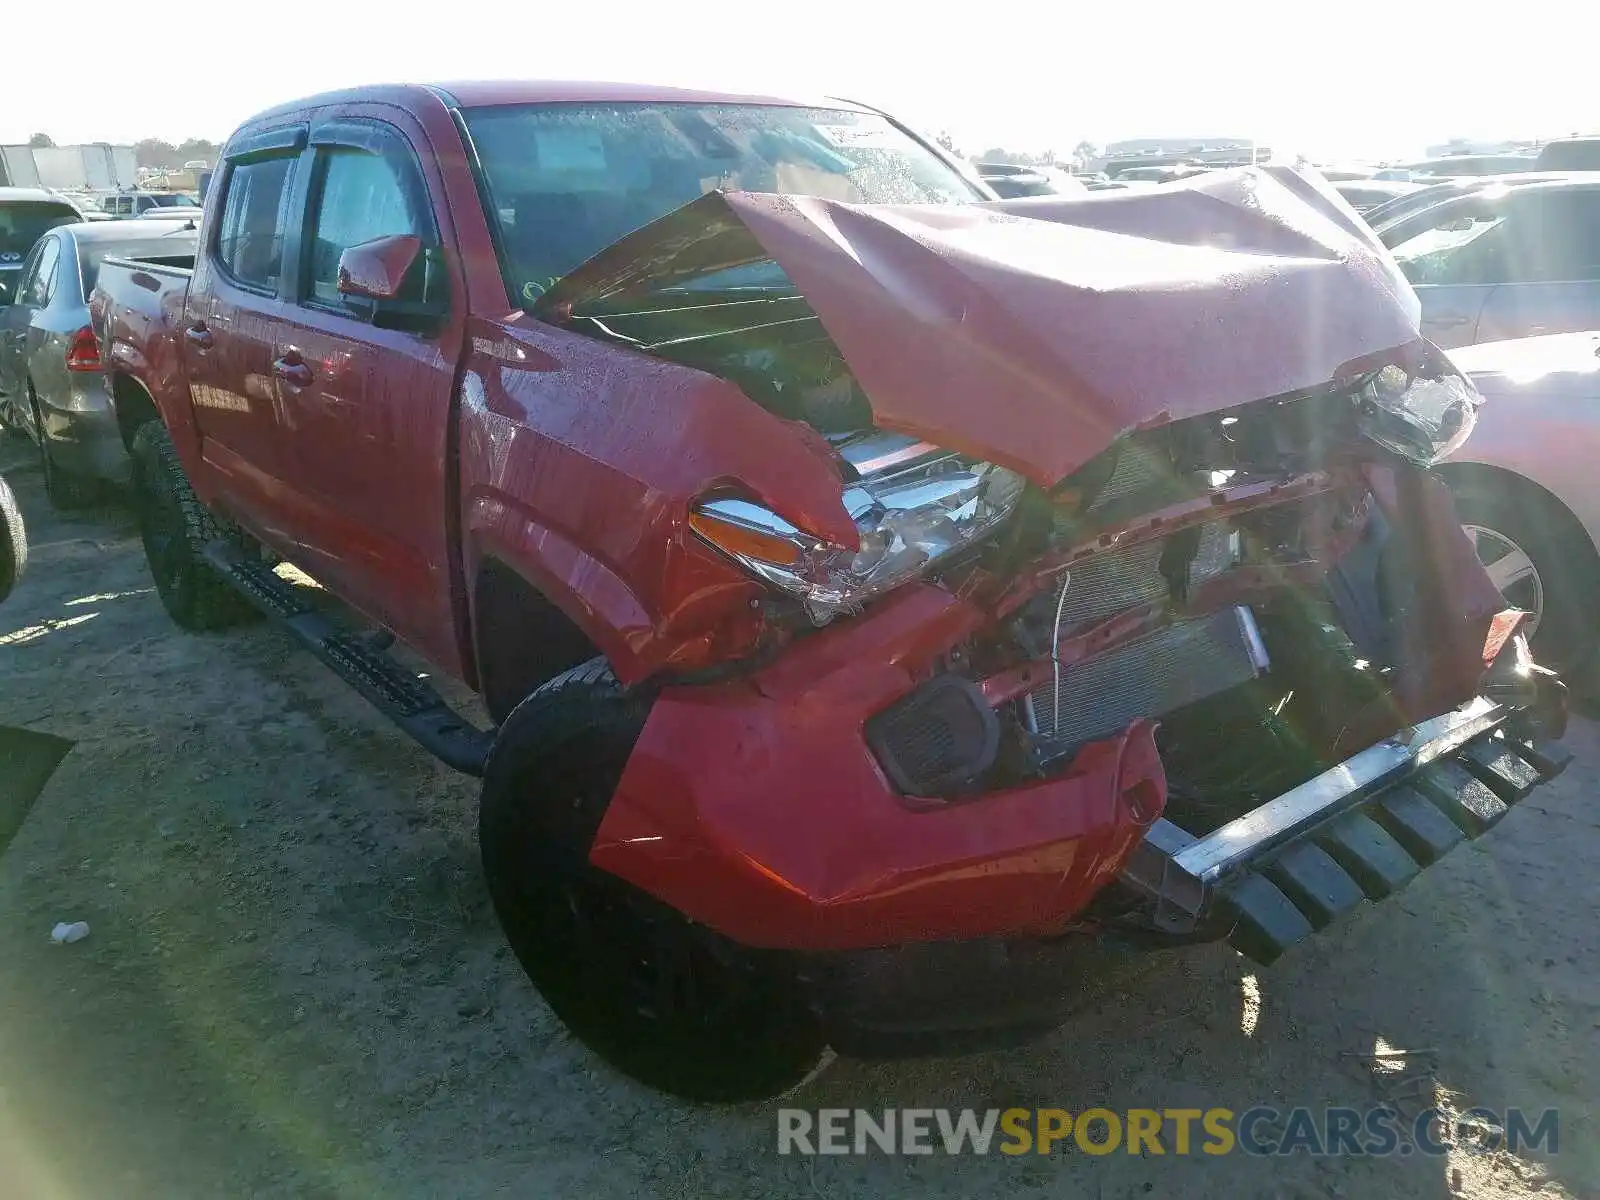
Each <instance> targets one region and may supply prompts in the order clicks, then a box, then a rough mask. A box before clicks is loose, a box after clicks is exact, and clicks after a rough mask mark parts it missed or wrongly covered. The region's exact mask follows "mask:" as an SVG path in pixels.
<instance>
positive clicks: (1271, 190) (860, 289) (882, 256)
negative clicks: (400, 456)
mask: <svg viewBox="0 0 1600 1200" xmlns="http://www.w3.org/2000/svg"><path fill="white" fill-rule="evenodd" d="M1022 214H1026V215H1022ZM766 259H771V260H774V261H776V263H777V264H778V265H779V266H780V267H781V268H782V269H783V271H784V272H785V274H787V276H788V277H789V279H790V280H791V281H792V282H793V283H794V285H795V286H796V287H797V288H798V289H799V291H800V292H801V294H802V295H803V296H804V297H805V299H806V301H807V302H808V303H809V304H810V306H811V308H812V310H813V311H814V312H815V313H816V314H817V316H818V318H819V319H820V320H821V322H822V324H823V326H824V328H825V329H826V330H827V332H828V334H829V336H830V337H831V338H832V339H833V341H834V342H835V343H836V344H837V346H838V348H839V351H840V353H841V354H842V355H843V356H844V359H845V361H846V362H847V363H848V364H849V366H850V369H851V371H852V372H853V373H854V375H855V377H856V379H857V381H858V382H859V384H860V385H861V388H862V390H863V392H864V393H865V394H866V396H867V398H868V400H869V401H870V403H871V405H872V410H873V416H874V419H875V420H876V422H877V423H878V424H879V425H880V426H882V427H884V428H888V429H895V430H899V431H902V432H905V433H910V434H913V435H916V436H919V437H923V438H926V439H928V440H930V441H934V442H937V443H939V444H941V445H945V446H949V447H951V448H953V449H956V450H960V451H962V452H964V453H967V454H971V455H974V456H976V457H978V458H983V459H988V460H991V461H994V462H998V463H1001V464H1003V465H1006V466H1009V467H1013V468H1015V469H1017V470H1020V471H1022V472H1024V473H1025V474H1027V475H1028V476H1030V477H1031V478H1033V479H1034V480H1035V481H1036V482H1038V483H1040V484H1043V485H1045V486H1049V485H1052V484H1054V483H1056V482H1058V481H1059V480H1060V479H1062V478H1063V477H1064V476H1066V475H1068V474H1070V473H1071V472H1072V471H1074V470H1076V469H1077V468H1078V467H1079V466H1081V465H1082V464H1084V463H1085V462H1087V461H1088V460H1089V459H1091V458H1093V457H1094V456H1095V455H1097V454H1099V453H1100V452H1101V451H1102V450H1104V449H1105V448H1106V447H1107V446H1108V445H1110V444H1111V442H1112V441H1113V440H1115V439H1116V437H1117V436H1118V435H1120V434H1122V433H1124V432H1127V431H1129V430H1131V429H1134V428H1136V427H1139V426H1144V425H1149V424H1152V423H1158V422H1160V421H1163V420H1180V419H1183V418H1186V417H1192V416H1197V415H1199V414H1202V413H1206V412H1214V411H1218V410H1221V409H1227V408H1232V407H1234V406H1236V405H1240V404H1244V403H1248V402H1250V401H1254V400H1260V399H1264V398H1267V397H1270V396H1278V395H1283V394H1286V393H1290V392H1296V391H1301V390H1303V389H1306V388H1311V387H1316V386H1319V385H1322V384H1325V383H1327V382H1329V381H1330V380H1333V379H1334V378H1335V377H1336V376H1338V375H1339V373H1340V372H1341V370H1342V369H1343V368H1345V367H1347V365H1348V364H1350V363H1352V361H1353V360H1356V359H1362V358H1367V357H1368V356H1371V355H1374V354H1378V353H1380V352H1383V351H1387V350H1390V349H1393V348H1397V347H1400V346H1402V345H1405V344H1408V343H1411V342H1415V341H1416V340H1417V338H1418V337H1419V334H1418V331H1417V317H1418V304H1417V300H1416V296H1415V294H1414V293H1413V292H1412V291H1411V288H1410V286H1409V284H1407V282H1406V281H1405V279H1404V277H1403V276H1401V275H1400V273H1399V271H1398V270H1397V269H1396V267H1395V266H1394V263H1393V261H1392V260H1391V259H1390V258H1389V256H1388V253H1387V252H1386V251H1385V250H1384V249H1383V248H1382V247H1381V246H1380V245H1379V243H1378V242H1377V241H1376V239H1375V238H1374V237H1373V236H1372V235H1371V233H1370V232H1369V231H1368V230H1367V229H1366V227H1365V226H1364V225H1362V224H1361V222H1360V219H1359V218H1357V217H1356V216H1355V215H1354V213H1353V212H1352V210H1351V209H1350V208H1349V207H1348V206H1347V205H1345V204H1344V202H1343V201H1341V200H1340V199H1339V198H1338V197H1337V196H1336V195H1335V194H1334V193H1333V192H1332V191H1331V190H1330V189H1329V188H1328V187H1327V185H1326V183H1324V182H1321V181H1319V180H1314V179H1313V178H1311V177H1309V176H1306V175H1302V174H1300V173H1298V172H1296V171H1293V170H1290V169H1287V168H1274V167H1267V168H1248V169H1243V170H1238V171H1229V172H1217V173H1212V174H1207V175H1203V176H1199V177H1197V178H1195V179H1192V180H1188V181H1184V182H1183V183H1181V184H1173V185H1168V186H1165V187H1162V188H1159V189H1155V190H1152V191H1150V192H1140V193H1135V194H1127V195H1123V194H1117V193H1102V194H1099V195H1095V196H1091V197H1089V198H1086V199H1074V200H1064V201H1054V200H1045V201H1003V202H999V203H986V204H973V205H937V206H935V205H860V204H846V203H842V202H839V201H832V200H823V199H817V198H812V197H804V196H779V195H770V194H766V193H755V192H730V193H711V194H708V195H706V196H703V197H701V198H700V199H698V200H695V201H694V202H692V203H690V204H688V205H685V206H684V207H683V208H680V209H678V210H676V211H675V212H672V213H669V214H668V215H667V216H665V217H662V218H661V219H660V220H657V221H655V222H653V223H652V224H650V225H648V226H645V227H644V228H643V229H640V230H638V231H636V232H634V233H632V234H630V235H628V237H626V238H624V239H622V240H621V241H619V242H617V243H615V244H614V245H612V246H611V247H609V248H608V249H606V250H604V251H602V252H601V253H600V254H598V255H596V256H595V257H594V258H592V259H590V260H589V262H587V263H585V264H584V265H582V266H580V267H579V268H577V269H576V270H575V271H573V272H572V273H571V274H569V275H567V276H565V277H563V278H562V279H561V280H560V281H558V282H557V284H556V285H555V286H554V287H552V288H551V289H550V291H549V292H547V293H546V294H545V295H544V296H543V297H542V298H541V300H540V302H539V304H538V305H537V306H536V307H535V313H536V315H539V316H542V317H545V318H547V319H559V317H560V314H561V312H562V311H563V310H564V309H568V308H570V306H572V305H582V304H585V303H587V302H592V301H594V300H601V299H604V300H608V301H612V302H614V301H616V300H618V299H623V298H626V297H628V296H630V295H634V294H643V293H646V292H649V291H654V290H657V289H660V288H663V287H667V286H671V285H672V284H674V283H680V282H683V281H686V280H688V279H691V278H693V277H695V276H699V275H704V274H706V273H709V272H711V271H715V270H720V269H724V268H727V267H732V266H738V265H743V264H746V263H751V262H757V261H762V260H766Z"/></svg>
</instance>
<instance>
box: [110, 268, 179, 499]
mask: <svg viewBox="0 0 1600 1200" xmlns="http://www.w3.org/2000/svg"><path fill="white" fill-rule="evenodd" d="M104 269H105V270H107V271H114V270H116V264H107V267H106V268H104ZM185 297H186V289H183V288H175V289H174V288H169V289H167V290H165V291H162V292H161V293H160V294H159V295H158V296H156V297H155V298H154V299H153V301H152V302H151V304H150V306H149V307H148V308H146V307H142V306H138V305H131V304H128V303H125V302H122V301H119V300H118V299H117V298H116V297H115V296H114V295H109V294H108V293H106V292H104V291H97V292H96V293H95V296H94V300H93V303H92V305H91V314H92V316H93V318H94V322H95V326H96V328H97V330H99V332H100V338H101V353H102V355H103V357H104V359H105V363H106V371H107V373H108V374H109V375H110V376H111V385H112V395H113V396H116V395H117V394H118V389H126V388H128V387H130V386H132V387H137V388H139V389H140V390H141V391H143V393H144V394H145V396H147V397H148V398H149V400H150V402H151V404H152V405H153V407H154V408H155V411H156V412H157V413H158V414H159V416H160V418H161V422H162V424H163V425H165V426H166V428H167V433H168V434H169V435H170V436H171V438H172V444H173V446H174V447H175V448H176V449H177V451H178V458H179V459H180V460H181V461H182V463H183V469H184V472H185V474H187V475H188V476H189V479H190V481H191V482H192V483H193V484H194V486H195V489H196V491H197V492H200V491H201V484H202V481H203V477H204V473H203V472H202V471H201V470H200V432H199V429H198V428H197V427H196V425H195V420H194V409H193V406H192V404H191V402H190V398H189V377H188V373H187V370H186V366H185V363H184V355H183V346H182V342H181V340H180V336H179V334H178V332H177V330H178V328H179V327H180V326H181V324H182V322H183V307H184V301H185ZM207 498H208V497H206V496H205V495H204V494H202V495H201V499H202V500H205V499H207Z"/></svg>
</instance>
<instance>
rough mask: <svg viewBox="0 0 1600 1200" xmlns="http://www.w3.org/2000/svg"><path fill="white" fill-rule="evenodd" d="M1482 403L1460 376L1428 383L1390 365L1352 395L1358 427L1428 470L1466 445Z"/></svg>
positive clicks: (1440, 378) (1388, 447)
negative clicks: (1354, 398) (1354, 400)
mask: <svg viewBox="0 0 1600 1200" xmlns="http://www.w3.org/2000/svg"><path fill="white" fill-rule="evenodd" d="M1482 403H1483V397H1482V396H1481V395H1479V393H1478V389H1477V388H1475V387H1473V386H1472V383H1471V381H1470V380H1468V379H1466V378H1464V377H1462V376H1460V375H1456V374H1453V373H1445V374H1441V375H1439V376H1437V377H1435V378H1432V379H1429V378H1423V377H1421V376H1412V375H1408V374H1406V372H1405V371H1404V370H1403V369H1402V368H1400V367H1396V366H1388V367H1384V368H1383V370H1381V371H1378V372H1377V373H1376V374H1374V375H1373V376H1372V378H1370V379H1368V380H1367V382H1366V383H1364V384H1363V385H1362V386H1361V390H1360V391H1358V392H1357V393H1356V422H1357V424H1358V425H1359V426H1360V428H1361V432H1362V433H1364V434H1365V435H1366V436H1367V437H1369V438H1371V439H1372V440H1373V441H1375V442H1377V443H1378V445H1380V446H1382V447H1384V448H1385V449H1387V450H1392V451H1393V452H1394V453H1396V454H1398V455H1400V457H1402V458H1405V459H1409V460H1410V461H1411V462H1414V463H1416V464H1418V465H1419V466H1423V467H1431V466H1433V464H1434V463H1436V462H1439V461H1440V460H1441V459H1444V458H1448V457H1449V456H1450V455H1451V454H1452V453H1454V452H1455V450H1456V449H1457V448H1458V447H1459V446H1460V445H1461V443H1462V442H1464V441H1466V440H1467V435H1468V434H1470V433H1471V432H1472V427H1473V425H1475V424H1476V423H1477V420H1478V405H1480V404H1482Z"/></svg>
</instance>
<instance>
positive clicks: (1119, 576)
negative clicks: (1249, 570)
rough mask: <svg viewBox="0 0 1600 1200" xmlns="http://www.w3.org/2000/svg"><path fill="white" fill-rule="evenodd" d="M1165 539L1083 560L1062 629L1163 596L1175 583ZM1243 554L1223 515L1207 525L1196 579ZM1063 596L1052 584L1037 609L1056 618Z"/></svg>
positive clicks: (1069, 594) (1215, 572) (1074, 576)
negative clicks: (1168, 573) (1166, 572)
mask: <svg viewBox="0 0 1600 1200" xmlns="http://www.w3.org/2000/svg"><path fill="white" fill-rule="evenodd" d="M1163 545H1164V543H1163V542H1161V541H1152V542H1144V543H1142V544H1140V545H1137V546H1129V547H1128V548H1127V549H1126V550H1107V551H1105V552H1103V553H1100V554H1095V555H1092V556H1090V557H1089V558H1086V559H1084V560H1083V561H1081V562H1079V563H1077V564H1076V565H1074V566H1073V568H1072V580H1071V582H1070V583H1069V584H1068V585H1067V598H1066V601H1065V603H1064V604H1063V605H1062V608H1061V633H1062V636H1063V637H1065V636H1067V635H1069V634H1071V633H1073V632H1074V631H1076V630H1077V629H1078V628H1079V627H1080V626H1084V625H1089V624H1092V623H1093V622H1095V621H1102V620H1104V619H1105V618H1107V617H1111V616H1115V615H1116V614H1117V613H1119V612H1125V611H1126V610H1128V609H1130V608H1136V607H1137V606H1139V605H1141V604H1149V603H1152V602H1153V601H1156V600H1160V599H1163V598H1164V597H1165V596H1166V595H1167V593H1168V591H1169V587H1170V585H1169V584H1168V583H1167V581H1166V579H1165V578H1163V577H1162V574H1161V566H1160V563H1161V549H1162V546H1163ZM1237 559H1238V546H1237V539H1236V538H1235V537H1234V536H1233V531H1232V530H1231V529H1229V528H1228V526H1227V525H1226V524H1225V523H1223V522H1221V521H1213V522H1212V523H1210V524H1208V525H1204V526H1201V529H1200V546H1199V549H1198V551H1197V552H1196V553H1195V557H1194V562H1193V563H1192V564H1191V566H1190V568H1189V578H1190V579H1191V580H1193V581H1194V582H1195V583H1200V582H1202V581H1203V580H1206V579H1210V578H1212V577H1213V576H1216V575H1220V574H1221V573H1222V572H1223V571H1226V570H1227V569H1228V568H1229V567H1231V566H1232V565H1233V564H1234V562H1235V561H1236V560H1237ZM1057 599H1058V597H1057V596H1056V595H1055V594H1054V593H1052V592H1050V591H1049V590H1048V589H1047V590H1046V592H1045V593H1044V594H1042V595H1041V596H1040V597H1039V598H1038V599H1037V600H1035V601H1034V604H1035V605H1037V606H1038V608H1037V612H1038V613H1039V615H1041V616H1043V617H1047V618H1048V619H1050V620H1053V619H1054V617H1055V607H1056V601H1057Z"/></svg>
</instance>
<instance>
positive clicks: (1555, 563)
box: [1438, 332, 1600, 690]
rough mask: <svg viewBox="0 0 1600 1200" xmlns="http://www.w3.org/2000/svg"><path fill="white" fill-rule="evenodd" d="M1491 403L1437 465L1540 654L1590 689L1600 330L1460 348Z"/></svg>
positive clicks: (1596, 627)
mask: <svg viewBox="0 0 1600 1200" xmlns="http://www.w3.org/2000/svg"><path fill="white" fill-rule="evenodd" d="M1449 353H1450V357H1451V358H1452V359H1453V360H1454V361H1455V363H1456V365H1457V366H1459V367H1460V368H1461V369H1462V370H1463V371H1465V372H1467V373H1468V374H1469V375H1471V376H1472V378H1473V380H1474V382H1476V383H1477V385H1478V388H1479V390H1480V391H1482V392H1483V394H1484V398H1485V403H1484V406H1483V409H1482V411H1481V413H1480V414H1479V417H1478V425H1477V428H1476V429H1475V430H1474V431H1473V434H1472V436H1471V437H1470V438H1468V439H1467V441H1466V444H1465V445H1464V446H1462V447H1461V449H1460V450H1458V451H1457V452H1456V453H1455V454H1454V455H1453V456H1452V457H1451V459H1450V460H1449V461H1448V462H1446V463H1444V464H1443V465H1442V466H1440V467H1439V468H1438V470H1439V473H1440V474H1441V475H1442V476H1443V477H1444V479H1445V480H1446V481H1447V482H1448V483H1449V484H1450V487H1451V489H1452V491H1453V492H1454V494H1455V498H1456V510H1457V512H1458V513H1459V514H1460V516H1461V520H1462V523H1463V524H1464V525H1465V526H1466V529H1467V533H1468V536H1470V537H1471V538H1472V539H1473V542H1474V543H1475V544H1476V546H1477V549H1478V557H1479V558H1480V559H1481V560H1482V561H1483V564H1484V566H1485V567H1486V568H1487V569H1488V572H1489V576H1490V578H1491V579H1493V580H1494V582H1495V584H1496V585H1497V586H1498V587H1499V588H1500V591H1501V594H1503V595H1504V596H1505V598H1506V599H1507V601H1509V602H1510V603H1512V604H1514V605H1516V606H1517V607H1518V608H1521V609H1524V610H1526V611H1527V612H1528V613H1529V614H1530V616H1529V620H1528V628H1529V629H1530V630H1531V633H1532V640H1533V644H1534V647H1535V650H1536V653H1537V656H1538V657H1539V659H1540V660H1541V661H1544V662H1548V663H1550V664H1551V665H1552V666H1558V667H1562V668H1565V669H1566V670H1567V671H1568V672H1569V673H1570V674H1572V675H1573V676H1574V677H1575V678H1576V679H1577V680H1579V681H1581V682H1583V683H1584V684H1585V686H1586V689H1587V690H1593V688H1594V685H1595V683H1596V682H1597V681H1600V675H1597V674H1596V673H1595V671H1594V670H1593V668H1594V667H1596V666H1600V661H1597V660H1596V658H1595V653H1594V652H1595V649H1596V647H1597V644H1600V637H1597V634H1600V616H1597V610H1596V607H1595V598H1596V597H1597V596H1600V550H1597V547H1600V467H1597V465H1596V458H1595V451H1596V449H1597V448H1600V332H1596V333H1568V334H1555V335H1552V336H1549V337H1536V338H1519V339H1517V340H1515V341H1506V342H1486V343H1483V344H1481V345H1477V346H1467V347H1462V348H1460V349H1456V350H1451V351H1450V352H1449Z"/></svg>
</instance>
